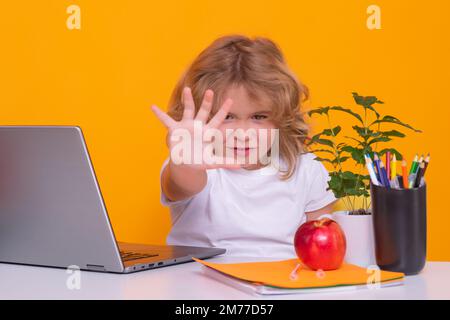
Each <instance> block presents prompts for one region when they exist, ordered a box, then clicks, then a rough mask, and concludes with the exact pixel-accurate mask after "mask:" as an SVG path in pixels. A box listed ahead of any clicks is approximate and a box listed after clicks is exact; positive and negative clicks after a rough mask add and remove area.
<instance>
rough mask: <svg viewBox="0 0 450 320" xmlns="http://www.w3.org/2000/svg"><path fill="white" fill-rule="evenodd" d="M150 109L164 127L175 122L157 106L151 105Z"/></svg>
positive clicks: (168, 126) (171, 125) (170, 125)
mask: <svg viewBox="0 0 450 320" xmlns="http://www.w3.org/2000/svg"><path fill="white" fill-rule="evenodd" d="M151 109H152V111H153V113H154V114H155V115H156V117H157V118H158V119H159V121H161V122H162V124H163V125H164V126H165V127H166V128H170V127H173V126H174V125H175V124H176V121H175V120H173V119H172V118H171V117H170V116H169V115H168V114H167V113H165V112H164V111H162V110H161V109H159V108H158V107H157V106H155V105H153V106H152V107H151Z"/></svg>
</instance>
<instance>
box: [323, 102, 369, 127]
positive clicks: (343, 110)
mask: <svg viewBox="0 0 450 320" xmlns="http://www.w3.org/2000/svg"><path fill="white" fill-rule="evenodd" d="M330 110H336V111H341V112H345V113H348V114H351V115H352V116H354V117H355V118H356V119H358V120H359V122H361V123H364V122H363V119H362V118H361V116H360V115H359V114H357V113H356V112H354V111H352V110H350V109H346V108H343V107H340V106H334V107H331V108H330Z"/></svg>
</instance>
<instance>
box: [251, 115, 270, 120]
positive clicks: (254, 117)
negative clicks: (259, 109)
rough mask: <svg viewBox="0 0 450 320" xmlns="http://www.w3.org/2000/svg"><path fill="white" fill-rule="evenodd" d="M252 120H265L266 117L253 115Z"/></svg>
mask: <svg viewBox="0 0 450 320" xmlns="http://www.w3.org/2000/svg"><path fill="white" fill-rule="evenodd" d="M253 119H255V120H263V119H267V116H266V115H263V114H255V115H254V116H253Z"/></svg>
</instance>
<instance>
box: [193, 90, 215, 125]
mask: <svg viewBox="0 0 450 320" xmlns="http://www.w3.org/2000/svg"><path fill="white" fill-rule="evenodd" d="M213 98H214V92H213V91H212V90H209V89H208V90H206V91H205V95H204V96H203V101H202V105H201V106H200V110H198V112H197V115H196V116H195V119H196V120H200V121H202V122H203V123H205V122H206V120H208V116H209V113H210V112H211V107H212V102H213Z"/></svg>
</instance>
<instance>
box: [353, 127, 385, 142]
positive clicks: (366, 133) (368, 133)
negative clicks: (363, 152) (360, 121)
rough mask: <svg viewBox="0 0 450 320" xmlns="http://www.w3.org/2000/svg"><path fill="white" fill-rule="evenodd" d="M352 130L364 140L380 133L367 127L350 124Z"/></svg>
mask: <svg viewBox="0 0 450 320" xmlns="http://www.w3.org/2000/svg"><path fill="white" fill-rule="evenodd" d="M352 128H353V130H355V131H356V132H357V133H358V135H359V136H360V137H362V138H363V139H364V140H367V139H369V138H370V137H377V136H379V135H380V133H379V132H376V131H373V130H370V129H369V128H368V127H359V126H352Z"/></svg>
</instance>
